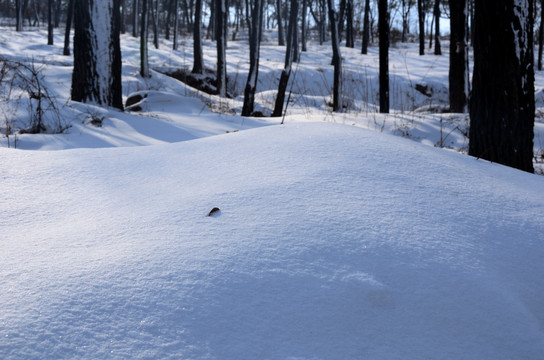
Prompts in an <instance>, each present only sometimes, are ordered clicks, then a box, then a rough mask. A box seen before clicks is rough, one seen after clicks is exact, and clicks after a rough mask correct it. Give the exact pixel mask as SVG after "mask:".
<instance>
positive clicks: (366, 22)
mask: <svg viewBox="0 0 544 360" xmlns="http://www.w3.org/2000/svg"><path fill="white" fill-rule="evenodd" d="M369 40H370V0H365V14H364V18H363V46H362V48H361V53H362V54H363V55H366V54H367V53H368V41H369Z"/></svg>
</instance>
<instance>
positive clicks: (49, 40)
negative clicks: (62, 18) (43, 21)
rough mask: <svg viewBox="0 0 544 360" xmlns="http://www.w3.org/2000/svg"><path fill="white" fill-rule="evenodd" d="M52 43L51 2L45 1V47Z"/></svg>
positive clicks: (49, 0)
mask: <svg viewBox="0 0 544 360" xmlns="http://www.w3.org/2000/svg"><path fill="white" fill-rule="evenodd" d="M53 42H54V38H53V0H47V45H53Z"/></svg>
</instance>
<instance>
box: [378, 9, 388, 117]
mask: <svg viewBox="0 0 544 360" xmlns="http://www.w3.org/2000/svg"><path fill="white" fill-rule="evenodd" d="M378 33H379V37H380V112H381V113H389V9H388V5H387V0H379V2H378Z"/></svg>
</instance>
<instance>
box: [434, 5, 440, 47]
mask: <svg viewBox="0 0 544 360" xmlns="http://www.w3.org/2000/svg"><path fill="white" fill-rule="evenodd" d="M434 29H435V30H434V54H435V55H442V48H441V47H440V0H434Z"/></svg>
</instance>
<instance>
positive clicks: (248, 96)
mask: <svg viewBox="0 0 544 360" xmlns="http://www.w3.org/2000/svg"><path fill="white" fill-rule="evenodd" d="M263 7H264V2H263V0H253V8H252V11H251V14H252V15H251V23H250V32H249V74H248V76H247V82H246V87H245V89H244V105H243V107H242V116H250V115H251V114H252V113H253V110H254V106H255V91H256V89H257V79H258V76H259V53H260V48H261V33H262V23H263Z"/></svg>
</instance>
